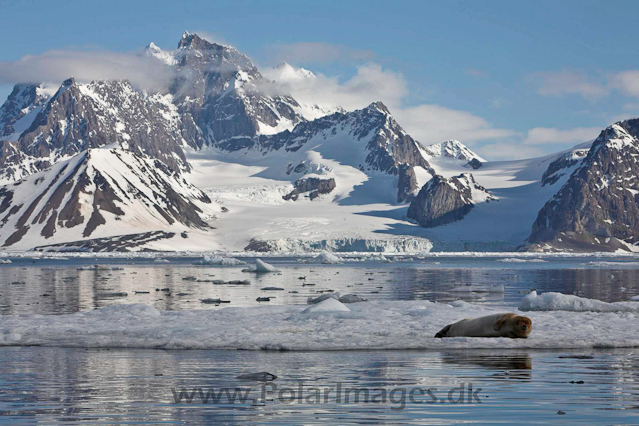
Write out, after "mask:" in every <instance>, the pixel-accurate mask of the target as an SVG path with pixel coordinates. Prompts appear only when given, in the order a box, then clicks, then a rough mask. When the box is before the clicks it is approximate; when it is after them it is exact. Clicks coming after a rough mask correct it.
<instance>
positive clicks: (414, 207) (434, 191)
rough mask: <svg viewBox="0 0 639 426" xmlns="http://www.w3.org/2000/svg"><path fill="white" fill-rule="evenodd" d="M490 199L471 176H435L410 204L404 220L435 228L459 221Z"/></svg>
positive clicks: (465, 174)
mask: <svg viewBox="0 0 639 426" xmlns="http://www.w3.org/2000/svg"><path fill="white" fill-rule="evenodd" d="M491 200H495V197H494V196H492V195H491V194H490V193H489V192H488V191H486V189H485V188H484V187H482V186H481V185H479V184H477V182H475V179H474V178H473V175H471V174H470V173H463V174H461V175H459V176H455V177H452V178H450V179H447V178H445V177H443V176H440V175H435V176H434V177H433V178H432V179H431V180H429V181H428V183H426V185H424V186H423V187H422V189H421V190H420V191H419V194H417V196H416V197H415V198H414V199H413V201H412V202H411V203H410V207H409V208H408V214H407V217H408V218H410V219H414V220H416V221H417V222H418V223H419V224H420V225H421V226H423V227H424V228H434V227H436V226H441V225H445V224H447V223H451V222H455V221H458V220H462V219H463V218H464V216H466V215H467V214H468V213H470V211H471V210H472V209H473V208H474V205H475V204H477V203H480V202H488V201H491Z"/></svg>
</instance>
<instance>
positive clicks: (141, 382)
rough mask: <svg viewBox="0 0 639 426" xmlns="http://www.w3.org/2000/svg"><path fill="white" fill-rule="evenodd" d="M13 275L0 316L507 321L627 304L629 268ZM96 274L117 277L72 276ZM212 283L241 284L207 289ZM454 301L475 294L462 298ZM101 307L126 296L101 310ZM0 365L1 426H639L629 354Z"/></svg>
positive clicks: (179, 264) (80, 358)
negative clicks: (345, 304)
mask: <svg viewBox="0 0 639 426" xmlns="http://www.w3.org/2000/svg"><path fill="white" fill-rule="evenodd" d="M12 260H13V263H12V264H10V265H0V313H1V314H3V315H15V314H30V313H38V314H47V315H57V314H64V313H72V312H77V311H81V310H90V309H95V308H99V307H103V306H107V305H111V304H116V303H139V302H142V303H147V304H150V305H153V306H155V307H156V308H158V309H163V310H184V309H223V306H224V305H222V306H215V305H208V304H203V303H201V302H200V299H204V298H221V299H224V300H230V301H231V303H230V305H231V306H252V305H257V304H259V303H260V302H257V301H256V300H255V299H256V298H257V297H258V296H271V297H274V298H272V299H271V301H270V302H267V303H270V304H305V303H306V299H307V298H308V297H314V296H318V295H320V294H322V293H323V292H326V291H331V290H333V291H339V292H341V293H356V294H358V295H360V296H362V297H365V298H367V299H369V300H374V299H394V300H413V299H422V300H431V301H444V302H445V301H452V300H458V299H462V300H466V301H469V302H472V303H478V304H488V305H491V304H492V305H500V306H503V305H508V306H512V307H513V308H514V307H517V306H518V305H519V302H520V300H521V298H522V297H523V295H524V294H525V293H526V292H527V291H529V290H531V289H537V290H539V291H560V292H563V293H567V294H578V295H580V296H583V297H590V298H596V299H600V300H604V301H618V300H628V299H629V298H630V296H634V295H637V294H639V266H638V265H637V264H633V263H631V262H632V259H619V258H614V259H593V258H571V259H547V260H548V261H547V262H543V263H505V262H500V261H498V260H497V259H495V258H488V259H485V258H427V259H414V260H412V261H401V262H395V263H373V262H349V263H347V264H344V265H310V264H299V263H297V262H295V261H294V260H291V259H269V262H270V263H272V264H275V265H276V266H278V267H279V268H280V269H281V273H279V274H264V275H260V276H256V275H255V274H250V273H245V272H242V271H241V269H242V267H210V266H196V265H193V264H192V263H193V262H194V260H195V259H186V258H167V260H168V262H153V261H152V260H141V259H111V260H109V261H106V260H104V259H100V260H96V259H69V260H50V259H48V260H47V259H26V258H22V259H12ZM602 261H610V262H614V263H610V264H602V263H600V262H602ZM591 262H597V263H594V264H593V263H591ZM621 262H628V263H625V264H624V263H621ZM95 263H99V264H101V265H108V266H110V267H116V268H123V269H122V270H93V271H91V270H78V267H81V266H87V265H91V264H95ZM187 277H195V279H194V280H193V278H189V279H187V280H185V279H184V278H187ZM214 279H217V280H224V281H229V280H244V279H248V280H250V281H251V283H250V284H248V285H229V284H212V283H211V282H206V280H214ZM495 284H503V285H504V286H505V289H506V291H505V293H504V294H491V293H488V292H486V291H484V290H485V289H487V288H489V287H490V286H491V285H495ZM465 285H472V286H473V288H474V290H475V291H473V292H460V291H458V289H459V287H460V286H465ZM265 287H280V288H283V289H284V290H280V291H269V290H262V289H263V288H265ZM166 288H168V289H169V290H168V291H156V289H158V290H161V289H166ZM136 291H137V292H148V293H138V294H136V293H135V292H136ZM113 292H126V293H128V296H126V297H112V296H105V294H106V293H113ZM226 306H228V305H226ZM0 321H1V317H0ZM0 365H1V369H0V385H1V386H0V421H2V422H13V421H21V422H45V423H46V422H51V421H65V422H68V423H73V422H76V423H86V422H99V423H117V422H142V423H147V422H161V423H192V422H208V423H217V424H224V423H240V424H282V423H290V424H300V423H304V424H319V423H324V422H329V421H330V422H333V423H337V424H371V423H373V424H376V423H388V424H411V423H413V424H429V423H432V424H448V423H456V422H474V423H480V424H496V423H505V424H512V423H513V422H516V423H519V424H524V423H527V424H532V423H547V422H560V421H568V422H571V423H573V422H588V423H592V424H638V423H639V417H638V414H639V369H638V368H637V367H639V353H638V352H636V351H634V350H618V351H604V350H593V351H589V352H570V351H560V352H544V351H525V352H519V351H517V352H513V351H477V350H475V351H449V352H436V351H379V352H310V353H304V352H302V353H293V352H283V353H280V352H246V351H162V350H123V349H111V350H105V349H101V350H97V349H91V350H84V349H69V348H39V347H26V348H25V347H22V348H21V347H15V348H7V347H5V348H0ZM255 371H268V372H270V373H273V374H275V375H277V376H278V378H277V380H275V381H273V382H268V383H266V384H265V383H264V382H258V381H250V380H249V381H246V380H240V379H237V378H236V377H237V376H238V375H241V374H245V373H251V372H255ZM471 386H472V391H469V387H471ZM462 388H463V390H464V398H463V399H462V400H461V401H462V402H463V403H460V393H461V389H462ZM225 389H226V391H225ZM236 389H237V392H240V395H244V394H245V392H248V393H247V394H246V395H247V397H246V398H245V399H244V400H240V399H235V400H234V401H230V400H229V399H228V397H227V394H226V393H225V392H227V391H228V392H231V393H233V392H235V391H236ZM478 389H480V390H479V391H478ZM346 390H349V391H348V392H347V391H346ZM428 390H430V393H428ZM200 391H201V392H202V394H200V393H199V392H200ZM220 391H222V392H223V393H222V397H221V399H220V400H219V401H217V402H216V401H214V400H213V399H214V398H213V399H211V398H209V400H208V401H205V397H206V395H207V392H208V393H209V395H217V394H218V393H219V392H220ZM411 391H412V392H413V396H412V399H411V397H410V392H411ZM184 392H186V393H184ZM193 392H195V393H193ZM211 392H213V393H212V394H211ZM340 392H341V393H340ZM449 392H451V394H450V397H449ZM473 392H474V393H473ZM192 393H193V395H195V396H193V397H192V399H191V401H190V402H189V396H190V395H191V394H192ZM422 393H423V394H422ZM318 394H319V396H318ZM469 394H470V395H476V397H470V396H469ZM347 395H349V396H348V400H346V397H347ZM355 395H357V396H358V398H359V399H358V400H357V401H355ZM180 396H181V397H180ZM203 397H204V399H203ZM442 401H443V402H442ZM564 413H565V414H564Z"/></svg>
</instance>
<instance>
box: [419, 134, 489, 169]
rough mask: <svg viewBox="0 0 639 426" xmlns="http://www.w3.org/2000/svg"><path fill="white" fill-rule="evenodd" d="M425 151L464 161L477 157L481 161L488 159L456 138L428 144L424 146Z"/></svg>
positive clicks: (432, 155) (436, 156)
mask: <svg viewBox="0 0 639 426" xmlns="http://www.w3.org/2000/svg"><path fill="white" fill-rule="evenodd" d="M424 152H425V153H426V155H428V156H429V157H434V158H443V159H452V160H460V161H463V162H464V163H468V162H469V161H472V160H473V159H476V160H478V161H479V162H481V163H485V162H486V160H484V159H483V158H481V157H480V156H479V155H477V154H476V153H474V152H473V151H471V150H470V149H469V148H468V147H467V146H466V145H464V144H463V143H461V142H459V141H457V140H454V139H452V140H448V141H445V142H441V143H436V144H432V145H427V146H425V147H424Z"/></svg>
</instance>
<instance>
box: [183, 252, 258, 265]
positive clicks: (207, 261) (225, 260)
mask: <svg viewBox="0 0 639 426" xmlns="http://www.w3.org/2000/svg"><path fill="white" fill-rule="evenodd" d="M193 264H194V265H219V266H236V265H245V264H246V262H244V261H242V260H239V259H235V258H233V257H224V256H215V255H208V254H205V255H204V256H202V259H200V260H196V261H195V262H193Z"/></svg>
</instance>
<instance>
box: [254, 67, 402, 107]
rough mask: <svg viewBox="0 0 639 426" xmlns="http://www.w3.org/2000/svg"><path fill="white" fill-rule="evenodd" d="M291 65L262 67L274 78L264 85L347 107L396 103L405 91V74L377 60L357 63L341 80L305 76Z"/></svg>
mask: <svg viewBox="0 0 639 426" xmlns="http://www.w3.org/2000/svg"><path fill="white" fill-rule="evenodd" d="M291 69H292V68H290V67H286V68H285V67H278V68H275V69H272V70H265V71H263V74H264V76H265V77H266V78H268V79H272V80H274V81H275V85H274V86H273V87H270V88H268V87H267V88H265V89H266V90H269V89H271V90H275V91H277V92H279V93H290V94H291V95H292V96H293V97H294V98H295V99H297V100H298V101H300V102H302V103H306V104H311V105H312V104H318V105H327V106H341V107H342V108H344V109H346V110H355V109H359V108H364V107H366V106H367V105H369V104H370V103H372V102H376V101H380V100H381V101H382V102H384V103H385V104H386V105H387V106H389V107H396V106H397V105H399V104H400V101H401V99H402V98H404V97H405V96H406V95H407V94H408V88H407V86H406V81H405V80H404V77H403V76H402V75H401V74H400V73H396V72H394V71H390V70H387V69H383V68H382V67H381V66H380V65H378V64H367V65H362V66H359V67H358V68H357V73H356V74H355V75H354V76H352V77H351V78H349V79H348V80H346V81H344V82H340V81H339V79H338V78H337V77H327V76H325V75H323V74H318V75H314V74H307V75H306V77H304V76H303V73H304V71H305V70H302V71H301V72H300V69H294V70H295V71H296V73H292V72H291ZM306 73H308V71H306Z"/></svg>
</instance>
